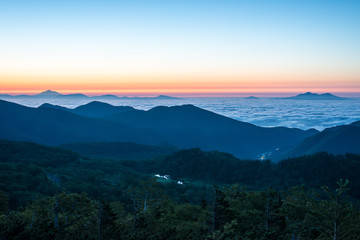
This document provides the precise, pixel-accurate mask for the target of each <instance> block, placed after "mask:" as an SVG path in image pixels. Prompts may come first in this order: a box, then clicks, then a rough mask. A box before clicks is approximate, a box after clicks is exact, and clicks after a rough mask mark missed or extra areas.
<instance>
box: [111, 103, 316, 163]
mask: <svg viewBox="0 0 360 240" xmlns="http://www.w3.org/2000/svg"><path fill="white" fill-rule="evenodd" d="M107 119H108V120H112V121H116V122H118V123H122V124H126V125H130V126H133V127H140V126H141V127H143V128H147V129H153V130H156V131H158V132H161V133H162V134H163V135H164V136H166V137H167V139H169V142H170V143H171V144H173V145H175V146H179V147H181V148H189V147H200V148H203V149H205V150H220V151H225V152H230V153H233V154H235V155H236V156H240V157H243V158H252V159H254V158H256V157H257V155H258V154H261V153H263V152H268V151H273V150H275V149H276V148H280V149H281V150H283V149H284V150H285V149H289V148H290V147H291V146H295V145H296V144H297V143H299V142H300V141H301V140H302V139H304V138H305V137H308V136H310V135H312V134H314V133H316V132H317V131H316V130H309V131H303V130H300V129H290V128H284V127H276V128H263V127H258V126H255V125H253V124H250V123H245V122H240V121H237V120H235V119H231V118H228V117H224V116H222V115H219V114H216V113H213V112H210V111H207V110H204V109H201V108H198V107H195V106H192V105H183V106H174V107H155V108H153V109H150V110H148V111H132V112H124V113H119V114H115V115H113V116H110V117H107Z"/></svg>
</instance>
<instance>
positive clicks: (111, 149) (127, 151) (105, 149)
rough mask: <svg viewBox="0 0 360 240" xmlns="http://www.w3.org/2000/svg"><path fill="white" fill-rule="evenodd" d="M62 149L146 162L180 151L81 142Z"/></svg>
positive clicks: (116, 143) (163, 147)
mask: <svg viewBox="0 0 360 240" xmlns="http://www.w3.org/2000/svg"><path fill="white" fill-rule="evenodd" d="M60 147H61V148H65V149H69V150H72V151H74V152H76V153H78V154H81V155H82V156H88V157H96V158H109V159H124V160H145V159H150V158H154V157H159V156H165V155H169V154H172V153H174V152H175V151H177V150H178V149H177V148H175V147H171V146H155V145H145V144H138V143H130V142H81V143H68V144H64V145H61V146H60Z"/></svg>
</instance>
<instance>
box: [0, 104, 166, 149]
mask: <svg viewBox="0 0 360 240" xmlns="http://www.w3.org/2000/svg"><path fill="white" fill-rule="evenodd" d="M0 113H1V118H0V136H1V138H3V139H9V140H19V141H31V142H36V143H41V144H46V145H58V144H64V143H70V142H88V141H113V142H127V141H129V142H138V143H145V144H149V143H152V144H159V143H161V142H162V141H163V139H162V138H161V136H160V134H159V133H154V132H153V131H151V130H146V129H134V128H133V127H130V126H126V125H123V124H119V123H114V122H109V121H106V120H100V119H94V118H87V117H83V116H79V115H76V114H73V113H70V112H68V111H64V110H62V109H56V108H46V107H41V108H30V107H25V106H22V105H19V104H15V103H11V102H7V101H3V100H0Z"/></svg>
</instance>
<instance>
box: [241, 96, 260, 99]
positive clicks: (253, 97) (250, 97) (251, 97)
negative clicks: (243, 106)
mask: <svg viewBox="0 0 360 240" xmlns="http://www.w3.org/2000/svg"><path fill="white" fill-rule="evenodd" d="M245 99H250V100H256V99H260V98H258V97H255V96H249V97H246V98H245Z"/></svg>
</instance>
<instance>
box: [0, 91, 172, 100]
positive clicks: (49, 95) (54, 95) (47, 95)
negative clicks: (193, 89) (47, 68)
mask: <svg viewBox="0 0 360 240" xmlns="http://www.w3.org/2000/svg"><path fill="white" fill-rule="evenodd" d="M0 98H2V99H11V98H34V99H73V100H74V99H96V100H97V99H108V100H111V99H129V98H130V99H177V98H176V97H171V96H166V95H159V96H157V97H126V96H124V97H119V96H116V95H112V94H105V95H100V96H91V97H90V96H87V95H85V94H82V93H74V94H61V93H58V92H56V91H52V90H46V91H44V92H41V93H39V94H35V95H9V94H0Z"/></svg>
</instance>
